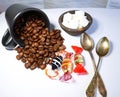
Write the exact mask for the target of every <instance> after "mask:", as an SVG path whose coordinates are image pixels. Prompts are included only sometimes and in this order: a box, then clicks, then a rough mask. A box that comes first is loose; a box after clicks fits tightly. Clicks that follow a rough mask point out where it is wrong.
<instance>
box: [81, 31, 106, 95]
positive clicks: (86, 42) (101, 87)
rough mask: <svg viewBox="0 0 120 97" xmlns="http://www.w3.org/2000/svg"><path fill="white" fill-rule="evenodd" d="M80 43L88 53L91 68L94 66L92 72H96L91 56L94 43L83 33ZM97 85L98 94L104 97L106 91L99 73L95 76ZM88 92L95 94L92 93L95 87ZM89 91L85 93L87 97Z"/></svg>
mask: <svg viewBox="0 0 120 97" xmlns="http://www.w3.org/2000/svg"><path fill="white" fill-rule="evenodd" d="M80 43H81V46H82V47H83V49H84V50H87V51H88V52H89V54H90V56H91V60H92V63H93V66H94V70H95V71H96V64H95V60H94V57H93V54H92V50H93V48H94V42H93V40H92V38H91V37H90V36H89V35H88V34H87V33H83V34H82V35H81V37H80ZM97 84H98V89H99V92H100V94H101V95H102V96H103V97H104V95H106V94H107V91H106V88H105V85H104V83H103V80H102V78H101V76H100V74H99V73H98V74H97ZM90 90H92V92H93V94H95V91H94V90H95V87H92V89H90ZM90 90H87V91H86V92H87V94H88V95H89V91H90Z"/></svg>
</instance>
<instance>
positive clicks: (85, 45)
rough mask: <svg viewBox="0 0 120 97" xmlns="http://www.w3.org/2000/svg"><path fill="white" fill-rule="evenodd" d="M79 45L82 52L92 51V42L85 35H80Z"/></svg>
mask: <svg viewBox="0 0 120 97" xmlns="http://www.w3.org/2000/svg"><path fill="white" fill-rule="evenodd" d="M80 43H81V46H82V47H83V49H84V50H87V51H92V49H93V48H94V42H93V40H92V38H91V37H90V36H89V35H88V34H87V33H83V34H81V37H80Z"/></svg>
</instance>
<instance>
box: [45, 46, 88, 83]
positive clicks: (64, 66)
mask: <svg viewBox="0 0 120 97" xmlns="http://www.w3.org/2000/svg"><path fill="white" fill-rule="evenodd" d="M71 47H72V49H73V50H74V52H75V53H72V52H67V51H65V50H61V51H59V52H57V53H56V56H57V57H56V58H54V59H53V62H52V63H51V64H50V66H51V69H46V70H45V74H46V75H47V76H48V77H49V78H51V79H56V77H58V78H57V79H59V80H60V81H62V82H66V81H69V80H71V79H72V78H73V77H72V73H76V74H78V75H83V74H84V75H85V74H88V72H87V70H86V69H85V68H84V60H83V56H82V55H81V53H82V51H83V49H82V48H81V47H78V46H71ZM61 70H62V72H63V74H62V75H60V74H61V73H59V72H61Z"/></svg>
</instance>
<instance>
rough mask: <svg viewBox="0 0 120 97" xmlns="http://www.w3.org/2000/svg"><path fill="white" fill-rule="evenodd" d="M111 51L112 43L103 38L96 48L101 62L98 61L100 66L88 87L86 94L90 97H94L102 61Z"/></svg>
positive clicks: (104, 96)
mask: <svg viewBox="0 0 120 97" xmlns="http://www.w3.org/2000/svg"><path fill="white" fill-rule="evenodd" d="M109 49H110V43H109V40H108V39H107V37H103V38H101V39H100V40H99V41H98V43H97V46H96V53H97V54H98V56H99V60H98V65H97V67H96V71H95V74H94V76H93V79H92V80H91V82H90V84H89V86H88V89H87V92H86V94H87V96H88V97H94V94H95V92H94V90H92V88H95V87H96V84H97V75H98V67H99V64H100V60H101V58H102V57H103V56H105V55H106V54H107V53H108V52H109ZM102 96H103V97H106V96H107V94H104V95H102Z"/></svg>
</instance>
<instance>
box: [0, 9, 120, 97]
mask: <svg viewBox="0 0 120 97" xmlns="http://www.w3.org/2000/svg"><path fill="white" fill-rule="evenodd" d="M73 9H78V8H72V10H73ZM42 10H43V11H44V12H45V13H46V14H47V15H48V17H49V19H50V22H51V24H53V25H54V26H55V29H60V30H61V31H62V35H63V37H64V38H65V42H64V43H65V45H66V46H67V50H69V51H70V50H71V48H70V46H71V45H77V46H80V42H79V40H80V37H79V36H70V35H68V34H67V33H65V32H64V31H63V30H62V29H61V28H60V26H59V24H58V18H59V16H60V15H61V14H62V13H63V12H65V11H67V10H71V9H45V10H44V9H42ZM79 10H83V11H86V12H88V13H89V14H90V15H91V16H92V18H93V24H92V25H91V27H90V28H89V29H88V30H87V31H86V32H87V33H88V34H89V35H90V36H91V37H92V38H93V39H94V42H95V44H96V43H97V42H98V40H99V39H100V38H101V37H103V36H106V37H108V39H109V40H110V44H111V48H110V53H109V54H108V55H107V56H106V57H104V58H103V60H102V62H101V67H100V74H101V76H102V78H103V80H104V83H105V86H106V88H107V92H108V96H107V97H119V95H120V92H119V90H120V87H119V82H120V77H119V74H120V64H119V60H120V58H119V57H120V54H119V50H120V44H119V42H120V30H119V28H120V24H119V23H120V19H119V17H120V10H119V9H100V8H83V9H82V8H81V9H79ZM6 29H7V24H6V20H5V17H4V13H2V14H0V41H1V39H2V36H3V34H4V32H5V30H6ZM82 54H83V56H84V58H85V62H86V63H85V64H86V66H85V68H86V69H87V70H88V72H89V74H88V75H80V76H77V75H73V77H74V79H75V80H76V81H75V82H74V83H62V82H60V81H58V80H51V79H49V78H48V77H47V76H45V73H44V71H41V70H39V69H36V70H33V71H31V70H27V69H25V68H24V65H23V64H22V62H20V61H18V60H16V59H15V56H16V52H15V51H7V50H6V49H5V48H4V47H3V46H2V44H1V43H0V61H1V62H0V97H86V95H85V90H86V88H87V86H88V84H89V82H90V80H91V78H92V75H93V65H92V63H91V60H90V56H89V54H88V52H86V51H83V53H82ZM93 54H94V57H95V60H96V63H97V61H98V56H97V54H96V52H95V49H94V50H93ZM97 95H98V96H97V97H101V96H100V95H99V93H97Z"/></svg>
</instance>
